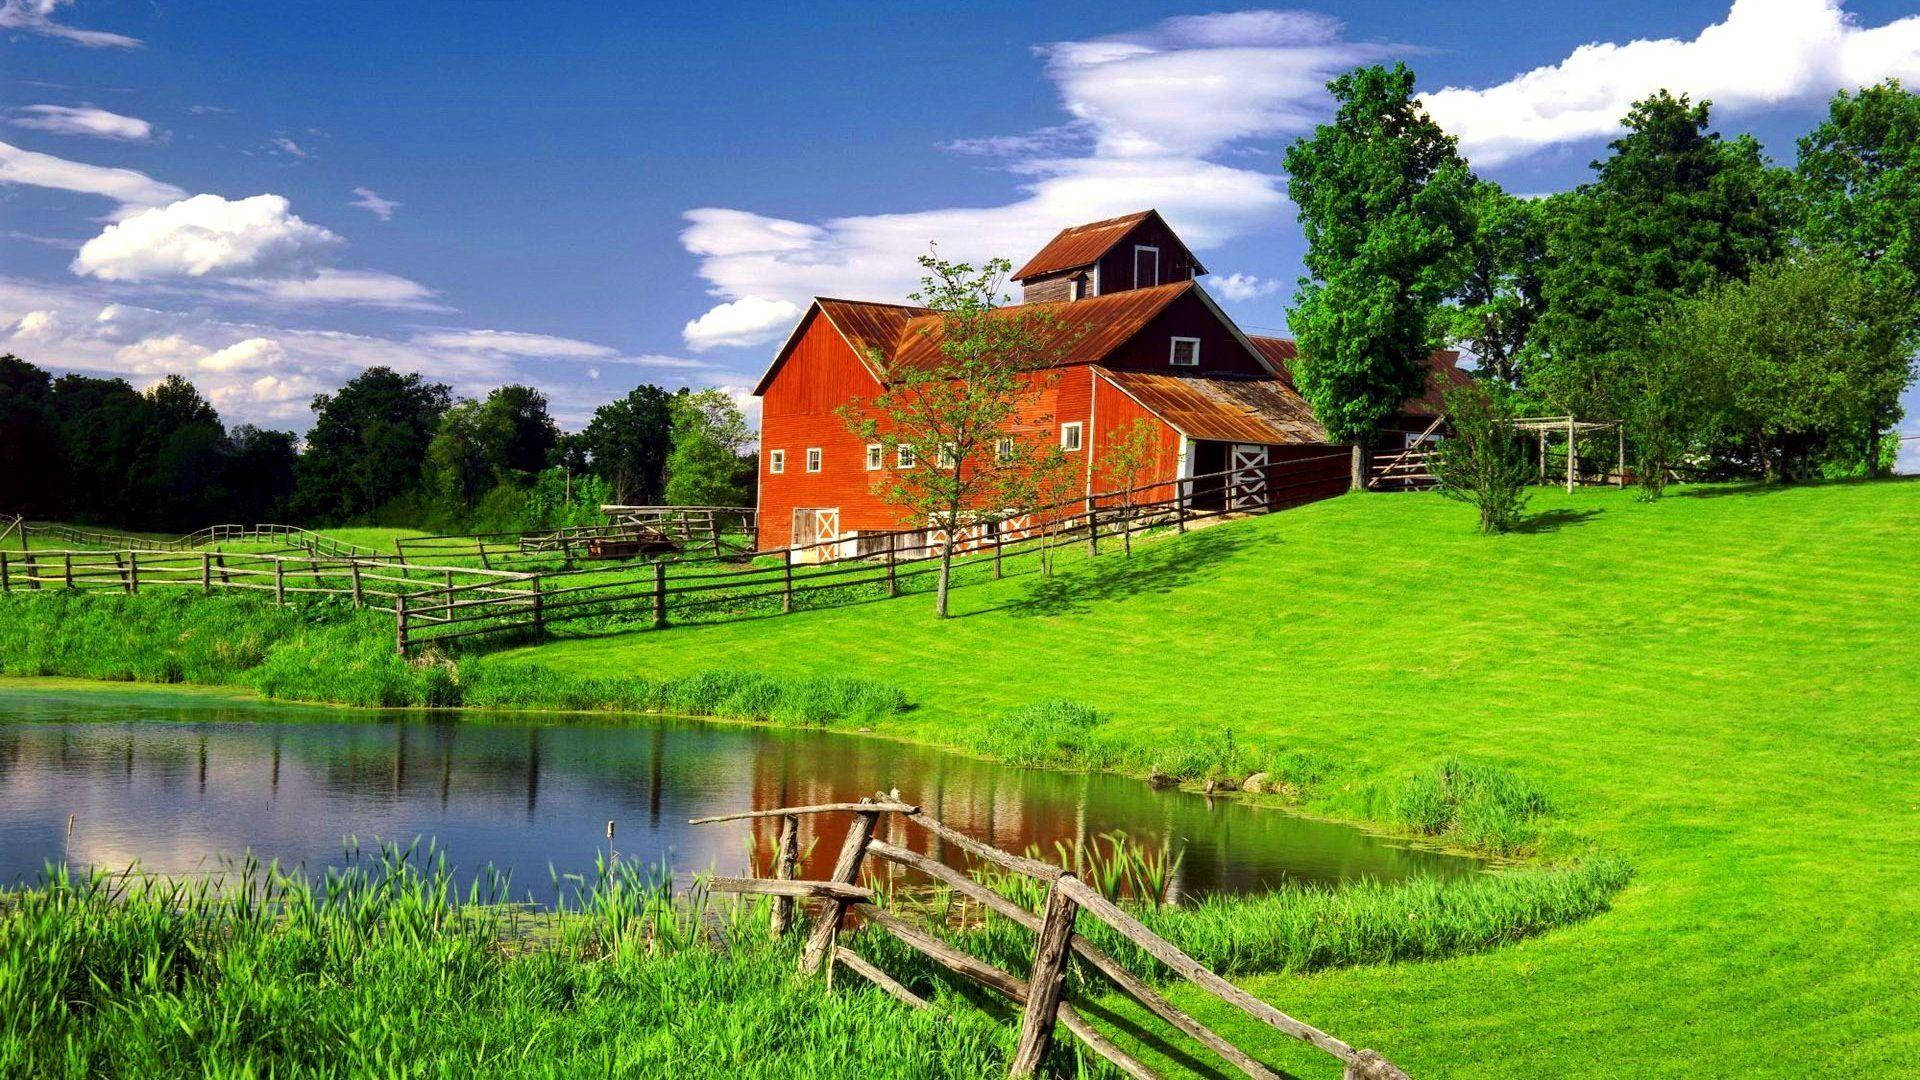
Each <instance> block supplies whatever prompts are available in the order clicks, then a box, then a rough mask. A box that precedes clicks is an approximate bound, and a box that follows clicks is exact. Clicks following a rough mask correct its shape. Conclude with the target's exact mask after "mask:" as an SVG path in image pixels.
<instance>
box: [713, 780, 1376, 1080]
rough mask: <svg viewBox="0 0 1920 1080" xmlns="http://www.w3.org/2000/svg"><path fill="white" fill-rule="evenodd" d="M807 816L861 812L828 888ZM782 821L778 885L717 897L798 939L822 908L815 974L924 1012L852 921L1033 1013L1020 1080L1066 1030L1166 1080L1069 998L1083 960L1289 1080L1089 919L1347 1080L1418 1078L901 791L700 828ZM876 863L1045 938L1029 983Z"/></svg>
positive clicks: (1131, 1072) (1184, 1026) (746, 881)
mask: <svg viewBox="0 0 1920 1080" xmlns="http://www.w3.org/2000/svg"><path fill="white" fill-rule="evenodd" d="M803 814H851V815H852V816H853V821H852V825H851V827H850V828H849V829H848V830H847V838H846V842H845V843H844V844H843V845H842V846H841V848H840V854H839V857H838V858H837V859H836V860H835V862H834V866H833V871H832V874H831V876H830V877H829V878H828V879H827V880H825V881H801V880H795V879H794V872H795V866H796V863H797V852H798V837H799V829H800V816H801V815H803ZM882 815H894V816H895V817H897V818H899V819H904V820H905V821H907V822H908V823H910V824H912V825H915V826H917V827H919V828H921V829H925V830H926V831H928V832H930V833H932V834H933V835H934V836H936V837H938V838H939V839H940V840H942V841H944V842H946V843H948V844H951V845H953V846H955V847H957V848H960V849H961V850H963V851H966V852H967V853H968V854H970V855H972V856H974V857H975V858H978V859H984V860H986V861H988V862H991V863H994V864H996V865H998V866H1000V867H1002V868H1004V869H1007V870H1011V871H1013V872H1014V873H1017V874H1021V875H1025V876H1026V877H1029V878H1032V879H1034V880H1036V881H1038V882H1040V883H1041V884H1043V885H1045V886H1046V887H1047V895H1046V901H1045V905H1044V907H1043V910H1041V911H1039V912H1034V911H1029V910H1027V909H1026V908H1024V907H1021V906H1020V905H1018V904H1016V903H1014V902H1013V901H1012V900H1009V899H1007V898H1006V897H1005V896H1002V895H1001V894H1000V893H998V892H995V891H994V890H992V889H990V888H988V887H987V886H985V885H983V884H981V883H979V882H978V881H976V880H974V879H973V878H972V877H970V876H968V875H967V874H965V873H963V872H961V871H959V870H956V869H954V868H952V867H950V866H947V865H946V864H944V863H941V862H939V861H937V860H935V859H931V858H928V857H927V856H924V855H920V854H918V853H916V852H912V851H909V850H907V849H905V848H902V847H896V846H894V845H892V844H888V843H885V842H884V841H881V840H876V839H874V833H875V831H876V826H877V825H878V823H879V821H880V819H881V817H882ZM767 817H778V818H780V819H781V830H780V844H779V847H778V849H777V855H776V863H775V871H774V872H775V876H774V877H772V878H758V877H749V878H723V877H716V878H712V879H710V880H708V882H707V887H708V889H709V890H711V891H713V892H723V893H746V894H758V895H767V896H772V897H774V898H775V900H774V905H773V929H774V932H775V934H784V933H786V932H787V931H788V930H789V929H790V928H791V927H792V925H793V921H794V904H795V902H796V901H798V900H802V899H811V900H816V901H818V902H819V910H818V911H817V913H816V914H815V916H814V920H813V925H812V927H811V928H810V929H809V930H808V931H807V940H806V944H805V946H804V948H803V950H802V952H801V955H800V970H801V972H802V973H803V974H817V973H820V972H821V971H822V970H823V969H825V970H826V972H827V973H828V974H829V976H830V975H831V971H832V967H833V965H836V964H837V965H839V966H841V967H844V968H846V969H847V970H849V971H852V972H854V973H856V974H858V975H860V976H861V977H862V978H865V979H867V980H868V981H870V982H872V983H873V984H874V985H875V986H878V987H880V988H881V989H882V990H884V991H886V992H887V993H888V994H891V995H892V996H893V997H895V998H898V999H899V1000H901V1001H903V1002H905V1003H906V1004H908V1005H911V1006H913V1007H915V1008H923V1009H924V1008H929V1007H930V1005H929V1003H928V1002H927V1001H926V1000H925V999H924V998H921V997H920V996H919V995H917V994H915V993H914V992H913V991H912V990H910V989H908V988H907V987H906V986H904V985H903V984H901V983H900V982H899V981H898V980H896V979H894V978H893V977H892V976H890V975H888V974H887V973H886V972H885V971H883V970H881V968H880V967H879V966H878V965H876V964H874V963H872V962H871V961H869V960H867V959H866V958H864V957H861V956H860V955H858V954H857V953H855V952H854V951H853V950H851V949H849V948H847V947H846V946H844V945H841V944H840V942H839V934H840V929H841V925H842V923H843V922H844V920H845V919H846V916H847V915H848V914H849V913H850V912H851V913H855V914H856V915H857V917H858V918H860V919H862V920H864V921H866V922H869V923H871V924H872V925H874V926H876V927H878V928H879V929H881V930H883V931H885V932H886V933H888V934H890V935H892V936H893V937H894V938H896V939H898V940H899V941H900V942H902V943H903V944H905V945H906V946H907V947H908V948H910V949H913V950H915V951H917V952H919V953H920V954H922V955H924V956H926V957H927V958H928V959H930V960H932V961H933V962H934V963H936V964H938V965H940V966H941V967H943V968H945V969H947V970H948V971H951V972H953V973H955V974H957V975H960V976H963V977H965V978H968V979H971V980H973V981H974V982H977V983H980V984H981V985H983V986H985V987H986V988H988V989H989V990H992V991H995V992H996V993H999V994H1001V995H1003V996H1005V997H1006V998H1008V999H1010V1000H1011V1001H1013V1002H1014V1003H1015V1004H1018V1005H1019V1006H1020V1007H1021V1009H1022V1012H1021V1019H1020V1038H1019V1041H1018V1043H1017V1044H1016V1048H1015V1051H1014V1057H1013V1064H1012V1067H1011V1070H1010V1074H1011V1075H1012V1076H1015V1077H1029V1076H1034V1075H1036V1074H1037V1073H1038V1072H1039V1070H1040V1068H1041V1065H1042V1063H1043V1062H1044V1061H1045V1060H1046V1057H1047V1054H1048V1051H1049V1050H1050V1049H1051V1047H1052V1044H1053V1039H1054V1029H1055V1027H1056V1025H1057V1026H1061V1027H1065V1028H1066V1029H1067V1030H1068V1031H1069V1032H1071V1033H1072V1034H1073V1035H1074V1036H1075V1037H1077V1038H1078V1039H1079V1040H1080V1041H1081V1042H1082V1043H1084V1044H1085V1045H1086V1046H1087V1048H1088V1049H1090V1050H1092V1051H1093V1052H1094V1053H1095V1054H1098V1055H1099V1056H1100V1057H1101V1058H1103V1059H1105V1060H1106V1061H1107V1062H1109V1063H1111V1064H1112V1065H1114V1066H1115V1067H1116V1068H1118V1069H1119V1070H1120V1071H1121V1072H1123V1073H1125V1074H1127V1075H1128V1076H1131V1077H1135V1078H1137V1080H1151V1078H1152V1077H1154V1076H1155V1074H1154V1073H1153V1071H1152V1070H1150V1069H1148V1068H1147V1067H1146V1065H1145V1064H1144V1063H1142V1062H1141V1061H1140V1060H1139V1059H1137V1058H1135V1057H1133V1056H1132V1055H1130V1054H1128V1053H1127V1052H1126V1051H1125V1050H1123V1049H1121V1048H1120V1047H1119V1046H1117V1045H1115V1044H1114V1043H1113V1041H1112V1040H1110V1039H1108V1038H1107V1037H1106V1036H1105V1035H1104V1034H1102V1033H1101V1032H1100V1031H1099V1030H1098V1029H1097V1028H1095V1027H1094V1026H1093V1025H1092V1024H1091V1023H1089V1022H1088V1021H1087V1019H1086V1017H1085V1016H1084V1015H1083V1014H1081V1012H1080V1011H1079V1010H1078V1009H1076V1008H1075V1007H1074V1006H1073V1004H1072V1003H1071V1002H1069V1001H1067V1000H1066V976H1067V973H1068V966H1069V964H1070V963H1071V960H1072V958H1074V957H1078V958H1079V959H1080V960H1081V961H1083V962H1084V963H1085V964H1086V966H1087V967H1089V968H1091V969H1092V970H1094V971H1095V972H1098V973H1099V974H1100V975H1101V976H1102V977H1104V978H1105V979H1106V981H1107V982H1109V983H1111V984H1112V985H1113V986H1114V987H1116V988H1117V989H1119V990H1120V991H1121V992H1122V993H1124V994H1126V995H1127V996H1129V997H1131V998H1133V999H1134V1000H1135V1001H1137V1002H1139V1003H1140V1004H1141V1005H1142V1006H1144V1007H1145V1008H1146V1009H1147V1010H1148V1011H1149V1012H1151V1013H1153V1014H1154V1015H1155V1016H1157V1017H1159V1018H1160V1019H1161V1020H1163V1021H1165V1022H1166V1023H1167V1024H1169V1025H1171V1026H1172V1027H1174V1028H1175V1029H1177V1030H1179V1031H1181V1032H1183V1033H1184V1034H1186V1035H1188V1036H1189V1037H1191V1038H1193V1039H1194V1040H1196V1041H1198V1042H1199V1043H1201V1044H1202V1045H1204V1046H1206V1047H1207V1048H1208V1049H1210V1050H1212V1051H1213V1052H1215V1053H1216V1054H1219V1055H1220V1057H1222V1058H1224V1059H1225V1060H1227V1061H1228V1062H1230V1063H1232V1064H1233V1066H1234V1067H1235V1068H1237V1069H1239V1070H1240V1071H1241V1072H1242V1073H1245V1074H1246V1075H1247V1076H1249V1077H1253V1078H1254V1080H1277V1077H1278V1076H1279V1075H1280V1074H1279V1073H1277V1072H1276V1071H1275V1070H1273V1069H1270V1068H1268V1067H1267V1066H1266V1065H1264V1064H1262V1063H1261V1062H1260V1061H1259V1059H1257V1058H1255V1057H1254V1056H1253V1055H1252V1054H1250V1053H1248V1052H1247V1051H1245V1050H1244V1049H1242V1048H1240V1047H1239V1046H1236V1045H1234V1044H1233V1043H1232V1042H1230V1041H1228V1040H1227V1039H1226V1038H1225V1037H1224V1036H1221V1035H1220V1034H1218V1033H1217V1032H1214V1031H1213V1030H1212V1029H1210V1028H1208V1027H1207V1026H1206V1025H1204V1024H1202V1023H1201V1022H1200V1021H1199V1020H1196V1019H1195V1018H1194V1017H1193V1016H1191V1015H1190V1014H1188V1013H1187V1012H1185V1011H1184V1010H1182V1009H1181V1008H1180V1007H1179V1006H1177V1005H1175V1004H1173V1003H1172V1002H1171V1001H1168V1000H1167V999H1166V998H1165V997H1164V996H1163V995H1161V994H1160V993H1159V992H1158V991H1156V990H1155V989H1153V987H1151V986H1149V985H1148V984H1147V983H1146V982H1145V981H1144V980H1142V979H1140V978H1139V977H1137V976H1136V975H1134V974H1133V973H1132V972H1130V971H1128V970H1127V969H1126V968H1125V967H1123V966H1122V965H1121V964H1120V963H1119V961H1117V960H1115V959H1114V958H1113V957H1112V956H1111V955H1110V954H1108V953H1107V952H1105V951H1104V950H1102V949H1100V948H1099V947H1098V946H1096V945H1095V944H1094V943H1093V942H1091V941H1089V940H1087V939H1086V938H1085V937H1083V936H1081V935H1080V934H1079V933H1078V931H1077V923H1078V918H1079V916H1081V915H1082V914H1084V915H1087V916H1089V917H1091V918H1093V919H1096V920H1098V921H1100V922H1102V923H1105V924H1106V925H1107V926H1108V927H1109V928H1111V929H1112V930H1113V931H1114V932H1115V933H1117V934H1118V935H1119V936H1120V937H1121V938H1123V939H1125V940H1126V941H1127V942H1129V943H1130V944H1132V945H1134V946H1136V947H1138V948H1139V949H1141V950H1142V951H1143V952H1145V953H1146V954H1147V955H1149V956H1152V957H1153V958H1154V959H1155V960H1157V961H1158V962H1159V963H1161V964H1162V965H1164V966H1165V967H1166V968H1167V969H1168V970H1170V971H1172V972H1174V973H1175V974H1177V975H1180V976H1182V977H1183V978H1185V979H1187V980H1189V981H1191V982H1192V983H1193V984H1194V985H1196V986H1198V987H1200V988H1201V989H1202V990H1204V991H1206V992H1207V993H1209V994H1211V995H1212V996H1214V997H1215V998H1217V999H1219V1000H1221V1001H1223V1002H1225V1003H1227V1004H1229V1005H1232V1006H1234V1007H1235V1008H1238V1009H1240V1010H1241V1011H1242V1012H1244V1013H1246V1014H1247V1015H1248V1016H1250V1017H1252V1018H1254V1019H1255V1020H1258V1021H1260V1022H1262V1023H1265V1024H1267V1025H1269V1026H1271V1027H1273V1028H1274V1029H1275V1030H1277V1031H1280V1032H1283V1033H1285V1034H1287V1035H1290V1036H1292V1037H1293V1038H1296V1039H1299V1040H1301V1041H1302V1042H1305V1043H1307V1044H1308V1045H1311V1046H1314V1047H1316V1048H1318V1049H1320V1050H1322V1051H1325V1052H1326V1053H1327V1054H1329V1055H1331V1056H1332V1057H1333V1058H1335V1059H1336V1060H1338V1061H1339V1062H1340V1063H1341V1064H1342V1066H1343V1077H1344V1078H1345V1080H1407V1078H1406V1074H1405V1073H1404V1072H1402V1071H1400V1069H1398V1068H1397V1067H1395V1066H1394V1065H1393V1064H1392V1063H1391V1062H1389V1061H1387V1060H1386V1059H1385V1058H1383V1057H1381V1056H1380V1055H1379V1054H1378V1053H1375V1052H1374V1051H1372V1050H1356V1049H1354V1048H1353V1046H1351V1045H1350V1044H1348V1043H1346V1042H1343V1041H1341V1040H1340V1039H1337V1038H1335V1037H1333V1036H1332V1035H1329V1034H1327V1033H1326V1032H1324V1031H1321V1030H1320V1029H1319V1028H1317V1027H1314V1026H1313V1025H1311V1024H1308V1023H1306V1022H1305V1021H1302V1020H1299V1019H1296V1018H1295V1017H1292V1016H1289V1015H1288V1014H1286V1013H1284V1012H1282V1011H1280V1010H1279V1009H1277V1008H1275V1007H1273V1006H1272V1005H1270V1004H1268V1003H1267V1002H1265V1001H1262V1000H1261V999H1259V998H1257V997H1255V996H1253V995H1252V994H1250V993H1248V992H1247V991H1245V990H1242V989H1241V988H1239V987H1237V986H1235V985H1233V984H1232V983H1230V982H1228V981H1227V980H1226V979H1224V978H1222V977H1221V976H1219V975H1217V974H1215V973H1214V972H1213V971H1211V970H1209V969H1208V968H1207V967H1206V966H1205V965H1203V964H1201V963H1200V962H1199V961H1198V960H1195V959H1194V958H1193V957H1191V956H1188V955H1187V954H1186V953H1185V952H1182V951H1181V950H1180V948H1179V947H1178V946H1176V945H1174V944H1173V943H1172V942H1170V941H1168V940H1166V939H1165V938H1163V937H1160V936H1159V935H1158V934H1155V933H1154V932H1153V931H1152V930H1149V929H1148V928H1147V927H1146V926H1145V925H1144V924H1142V923H1141V922H1140V921H1139V920H1138V919H1135V918H1134V917H1133V916H1132V915H1129V914H1128V913H1127V912H1126V911H1125V909H1123V908H1121V907H1120V906H1119V905H1118V904H1115V903H1114V902H1113V901H1111V900H1109V899H1108V898H1107V897H1105V896H1102V895H1101V894H1100V893H1099V892H1098V891H1097V890H1095V889H1094V888H1092V887H1091V886H1089V885H1087V884H1086V883H1085V882H1082V881H1081V880H1080V879H1079V878H1078V877H1076V876H1074V874H1073V873H1072V872H1070V871H1068V870H1066V869H1064V868H1062V867H1058V866H1054V865H1053V864H1051V863H1046V862H1041V861H1039V860H1037V859H1030V858H1024V857H1022V856H1019V855H1013V854H1010V853H1008V852H1005V851H1001V850H1000V849H999V848H996V847H992V846H991V845H988V844H985V843H982V842H980V841H978V840H975V839H973V838H972V837H970V836H967V835H966V834H965V833H962V832H959V831H958V830H956V829H954V828H952V827H950V826H948V825H946V824H944V823H942V822H941V821H939V820H937V819H935V818H934V817H932V816H931V815H929V814H926V813H924V812H922V811H921V809H920V808H919V807H917V806H912V805H909V804H907V803H903V802H901V801H900V793H899V792H898V791H894V792H890V793H888V794H886V795H881V796H876V797H875V798H872V799H862V800H861V801H860V802H857V803H828V804H823V805H818V806H790V807H782V808H779V809H773V810H752V811H744V812H741V813H734V814H721V815H718V816H715V817H704V818H695V819H693V821H692V822H691V824H694V825H706V824H712V823H715V822H723V821H738V820H742V819H748V818H767ZM869 856H871V857H873V858H877V859H881V860H884V861H886V862H889V863H893V864H895V865H897V866H901V867H904V868H906V869H909V870H913V871H917V872H919V873H921V874H924V875H926V876H927V877H929V878H932V879H933V880H934V881H936V882H938V883H939V884H940V885H943V886H945V887H947V888H950V889H952V890H954V891H955V892H957V893H959V894H961V895H964V896H966V897H968V898H970V899H972V900H974V901H977V902H978V903H980V904H982V905H984V906H985V907H986V908H987V909H988V910H990V911H992V912H994V913H995V914H997V915H1000V916H1002V917H1003V918H1006V919H1008V920H1009V921H1011V922H1013V923H1014V924H1016V925H1018V926H1020V927H1023V928H1025V929H1026V930H1028V931H1030V932H1031V933H1033V934H1034V935H1035V944H1034V953H1033V963H1032V966H1031V969H1030V970H1029V972H1028V974H1027V977H1026V978H1025V979H1021V978H1020V977H1018V976H1016V975H1014V974H1012V973H1011V972H1007V971H1003V970H1001V969H999V968H997V967H994V966H993V965H991V964H988V963H986V962H984V961H982V960H979V959H976V958H975V957H973V956H971V955H969V954H967V953H966V952H964V951H962V950H960V949H958V948H956V947H955V946H953V945H952V944H949V943H948V942H947V941H945V940H943V939H941V938H940V937H939V936H938V935H937V934H935V933H933V932H932V931H931V930H929V929H927V928H926V927H923V926H921V925H918V924H916V923H915V922H913V921H911V920H909V919H907V918H904V917H902V916H901V915H900V914H898V913H897V912H895V911H890V910H888V909H887V908H886V907H885V906H883V905H882V903H881V898H880V896H878V895H877V894H876V893H875V892H874V890H872V889H868V888H864V887H862V886H861V885H859V884H858V881H859V878H860V872H861V869H862V867H863V865H864V864H865V861H866V859H867V858H868V857H869Z"/></svg>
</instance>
